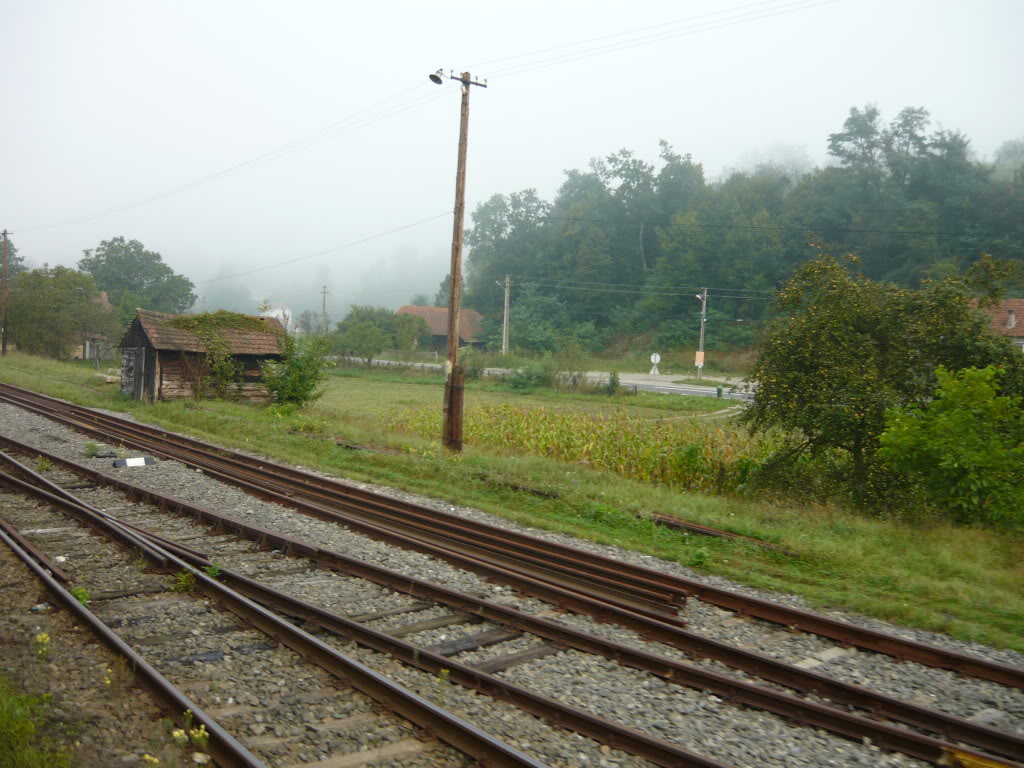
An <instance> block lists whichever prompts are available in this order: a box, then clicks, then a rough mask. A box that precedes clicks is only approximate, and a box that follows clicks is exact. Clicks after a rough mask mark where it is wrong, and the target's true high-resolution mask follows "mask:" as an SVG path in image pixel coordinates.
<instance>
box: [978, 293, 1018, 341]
mask: <svg viewBox="0 0 1024 768" xmlns="http://www.w3.org/2000/svg"><path fill="white" fill-rule="evenodd" d="M981 312H982V313H983V314H986V315H988V316H989V318H990V320H991V328H992V330H993V331H995V332H996V333H999V334H1002V335H1004V336H1014V337H1024V299H1003V301H1002V302H1001V303H1000V304H999V306H998V307H995V308H992V307H986V308H985V309H982V310H981Z"/></svg>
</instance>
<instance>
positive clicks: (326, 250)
mask: <svg viewBox="0 0 1024 768" xmlns="http://www.w3.org/2000/svg"><path fill="white" fill-rule="evenodd" d="M451 214H452V211H445V212H444V213H439V214H437V215H436V216H431V217H429V218H426V219H420V220H419V221H414V222H412V223H411V224H404V225H403V226H401V227H395V228H394V229H389V230H388V231H387V232H378V233H377V234H375V235H370V236H369V237H364V238H362V239H360V240H353V241H351V242H348V243H342V244H341V245H332V246H331V247H330V248H324V250H322V251H317V252H316V253H311V254H309V255H308V256H299V257H298V258H295V259H288V260H286V261H279V262H276V263H274V264H266V265H264V266H262V267H256V268H255V269H247V270H245V271H244V272H235V273H234V274H231V275H221V276H220V277H211V278H208V279H206V280H199V281H197V282H196V283H195V285H205V284H207V283H215V282H217V281H218V280H229V279H231V278H233V277H243V276H245V275H252V274H255V273H256V272H265V271H266V270H268V269H275V268H276V267H283V266H287V265H288V264H295V263H296V262H299V261H306V260H308V259H315V258H316V257H317V256H324V255H326V254H328V253H333V252H334V251H341V250H344V249H346V248H353V247H355V246H357V245H362V244H363V243H368V242H370V241H371V240H379V239H380V238H382V237H387V236H388V235H393V234H395V233H396V232H402V231H403V230H406V229H412V228H413V227H418V226H420V225H421V224H427V223H428V222H431V221H436V220H437V219H441V218H444V217H445V216H450V215H451Z"/></svg>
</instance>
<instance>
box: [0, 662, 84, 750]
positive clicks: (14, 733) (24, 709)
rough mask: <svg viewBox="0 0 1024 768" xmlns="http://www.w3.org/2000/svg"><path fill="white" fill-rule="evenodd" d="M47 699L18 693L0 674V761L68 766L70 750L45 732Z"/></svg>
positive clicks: (12, 684)
mask: <svg viewBox="0 0 1024 768" xmlns="http://www.w3.org/2000/svg"><path fill="white" fill-rule="evenodd" d="M46 711H47V700H46V699H45V698H39V697H36V696H30V695H28V694H24V693H20V692H19V691H18V689H17V688H16V687H15V685H14V683H12V682H11V681H10V680H8V679H7V678H6V677H4V676H3V675H0V765H2V766H4V768H70V766H71V756H70V755H71V753H70V751H69V750H68V749H66V748H65V747H63V746H62V745H60V744H58V743H57V742H56V741H55V740H54V739H53V738H52V737H51V736H49V735H48V734H47V722H46Z"/></svg>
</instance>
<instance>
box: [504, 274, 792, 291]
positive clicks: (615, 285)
mask: <svg viewBox="0 0 1024 768" xmlns="http://www.w3.org/2000/svg"><path fill="white" fill-rule="evenodd" d="M509 277H512V278H516V279H518V280H520V281H523V280H543V281H545V282H556V283H576V284H579V285H596V286H601V287H611V288H620V287H622V283H599V282H595V281H592V280H569V279H568V278H561V277H551V278H547V277H534V276H531V275H511V274H510V275H509ZM661 287H662V288H667V289H672V290H677V291H702V290H704V286H700V287H699V288H690V287H686V286H682V285H665V286H661ZM708 290H709V291H752V292H754V293H775V291H769V290H763V289H760V288H708Z"/></svg>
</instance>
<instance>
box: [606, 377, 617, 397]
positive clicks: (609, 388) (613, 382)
mask: <svg viewBox="0 0 1024 768" xmlns="http://www.w3.org/2000/svg"><path fill="white" fill-rule="evenodd" d="M604 392H605V394H606V395H608V397H615V395H617V394H619V372H618V371H612V372H611V373H609V374H608V381H606V382H605V385H604Z"/></svg>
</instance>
